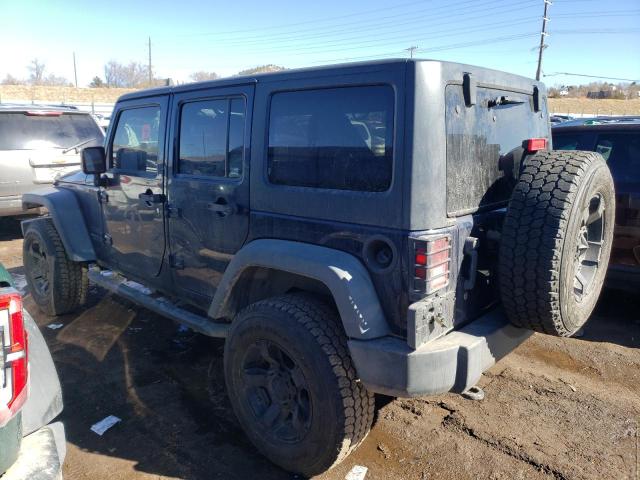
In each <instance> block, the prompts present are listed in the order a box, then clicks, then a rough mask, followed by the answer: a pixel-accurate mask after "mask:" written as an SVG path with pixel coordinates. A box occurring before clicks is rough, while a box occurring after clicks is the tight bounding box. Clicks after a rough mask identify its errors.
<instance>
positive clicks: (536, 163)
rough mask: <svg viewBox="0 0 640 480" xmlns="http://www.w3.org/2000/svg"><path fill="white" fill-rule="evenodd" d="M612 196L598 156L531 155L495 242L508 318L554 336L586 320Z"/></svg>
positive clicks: (609, 234)
mask: <svg viewBox="0 0 640 480" xmlns="http://www.w3.org/2000/svg"><path fill="white" fill-rule="evenodd" d="M614 216H615V194H614V187H613V180H612V178H611V174H610V172H609V169H608V167H607V165H606V163H605V162H604V159H603V158H602V156H600V155H599V154H597V153H593V152H577V151H545V152H539V153H537V154H536V155H534V156H532V157H529V158H528V159H527V160H526V161H525V164H524V168H523V171H522V174H521V175H520V179H519V181H518V184H517V186H516V188H515V190H514V192H513V196H512V198H511V202H510V203H509V208H508V211H507V215H506V218H505V222H504V228H503V232H502V242H501V247H500V289H501V296H502V303H503V305H504V307H505V311H506V313H507V315H508V316H509V318H510V320H511V321H512V322H513V323H514V324H516V325H518V326H521V327H526V328H531V329H533V330H537V331H540V332H545V333H550V334H554V335H559V336H569V335H572V334H573V333H575V332H576V331H577V330H578V329H579V328H580V327H581V326H582V325H583V324H584V323H585V322H586V321H587V319H588V318H589V316H590V315H591V312H592V311H593V308H594V307H595V304H596V301H597V300H598V296H599V295H600V291H601V289H602V284H603V282H604V277H605V274H606V272H607V266H608V264H609V254H610V253H611V244H612V241H613V227H614Z"/></svg>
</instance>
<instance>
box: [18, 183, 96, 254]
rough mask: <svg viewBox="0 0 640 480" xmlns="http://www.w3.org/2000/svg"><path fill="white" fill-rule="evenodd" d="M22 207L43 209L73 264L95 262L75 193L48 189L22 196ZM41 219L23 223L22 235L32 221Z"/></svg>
mask: <svg viewBox="0 0 640 480" xmlns="http://www.w3.org/2000/svg"><path fill="white" fill-rule="evenodd" d="M22 206H23V208H34V207H39V206H44V207H46V208H47V210H48V211H49V216H50V217H51V219H52V220H53V224H54V225H55V227H56V230H57V231H58V234H59V235H60V238H61V239H62V244H63V245H64V249H65V251H66V252H67V256H68V257H69V259H70V260H73V261H74V262H91V261H94V260H95V259H96V252H95V251H94V249H93V244H92V243H91V238H90V237H89V231H88V230H87V225H86V223H85V221H84V217H83V216H82V210H81V209H80V205H79V203H78V200H77V199H76V196H75V194H74V193H73V192H72V191H71V190H67V189H64V188H58V187H47V188H44V189H42V190H37V191H35V192H29V193H25V194H24V195H22ZM40 220H41V219H40V218H35V219H31V220H25V221H23V222H22V234H23V235H24V233H25V232H26V230H27V228H28V225H29V224H30V223H31V222H37V221H40Z"/></svg>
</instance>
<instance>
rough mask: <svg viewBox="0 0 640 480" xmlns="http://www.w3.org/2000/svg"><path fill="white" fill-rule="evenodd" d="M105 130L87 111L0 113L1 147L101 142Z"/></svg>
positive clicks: (38, 147)
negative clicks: (35, 113) (55, 113)
mask: <svg viewBox="0 0 640 480" xmlns="http://www.w3.org/2000/svg"><path fill="white" fill-rule="evenodd" d="M103 139H104V134H103V132H102V130H101V129H100V127H98V125H97V124H96V123H95V122H94V121H93V119H92V118H91V117H90V116H89V115H86V114H74V113H64V114H62V115H56V116H51V115H28V114H25V113H22V112H18V113H0V150H40V149H46V148H69V147H72V146H74V145H77V144H79V143H81V142H84V141H86V140H90V141H89V142H87V143H86V144H84V145H83V146H87V147H88V146H95V145H102V142H103Z"/></svg>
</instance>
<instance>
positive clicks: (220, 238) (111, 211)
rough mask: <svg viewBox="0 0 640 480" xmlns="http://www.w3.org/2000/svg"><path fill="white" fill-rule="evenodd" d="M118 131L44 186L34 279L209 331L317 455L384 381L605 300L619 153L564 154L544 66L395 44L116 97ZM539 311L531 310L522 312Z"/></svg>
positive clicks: (294, 445) (253, 389) (263, 443)
mask: <svg viewBox="0 0 640 480" xmlns="http://www.w3.org/2000/svg"><path fill="white" fill-rule="evenodd" d="M113 118H114V120H113V122H112V124H111V126H110V127H109V130H108V132H107V139H106V145H105V147H104V148H103V147H92V148H86V149H85V150H84V151H83V172H77V173H75V174H70V175H67V176H66V177H64V178H62V179H61V180H60V181H58V182H57V184H56V185H55V186H54V187H51V188H50V189H49V190H48V191H43V192H38V193H33V194H26V195H24V197H23V202H24V205H25V207H34V206H44V207H46V209H47V210H48V212H49V216H48V217H44V218H39V219H36V220H32V221H26V222H24V223H23V230H24V235H25V241H24V264H25V268H26V272H27V279H28V282H29V286H30V287H31V289H32V292H33V297H34V299H35V301H36V302H37V303H38V305H40V307H41V308H42V309H43V310H44V311H45V312H47V313H49V314H52V315H56V314H62V313H64V312H67V311H70V310H72V309H76V308H78V307H81V305H82V304H83V302H84V299H85V296H86V291H87V285H88V279H89V278H91V279H92V280H93V281H94V282H95V283H97V284H99V285H102V286H103V287H105V288H107V289H108V290H111V291H115V292H117V293H118V294H120V295H123V296H124V297H127V298H129V299H131V300H133V301H135V302H137V303H139V304H140V305H143V306H145V307H147V308H149V309H151V310H154V311H156V312H158V313H160V314H162V315H165V316H167V317H170V318H173V319H175V320H177V321H180V322H182V323H184V324H186V325H188V326H190V327H191V328H193V329H194V330H197V331H199V332H202V333H204V334H206V335H212V336H219V337H226V338H227V341H226V347H225V358H224V360H225V377H226V383H227V390H228V393H229V396H230V398H231V402H232V404H233V406H234V409H235V412H236V414H237V416H238V418H239V420H240V423H241V424H242V426H243V428H244V429H245V431H246V433H247V435H248V436H249V438H250V439H251V440H252V441H253V442H254V444H255V445H256V446H257V448H258V449H260V451H261V452H263V453H264V454H265V455H266V456H267V457H268V458H270V459H271V460H272V461H274V462H275V463H277V464H279V465H281V466H283V467H284V468H286V469H289V470H291V471H295V472H300V473H303V474H307V475H311V474H316V473H319V472H322V471H324V470H326V469H328V468H330V467H331V466H332V465H334V464H336V463H337V462H339V461H341V460H342V459H343V458H344V457H345V456H346V455H347V454H348V453H349V452H350V451H352V450H353V449H354V448H355V447H356V446H357V445H358V444H359V443H360V442H361V441H362V440H363V439H364V438H365V436H366V434H367V432H368V430H369V428H370V426H371V422H372V420H373V414H374V398H373V394H374V393H383V394H387V395H394V396H416V395H425V394H434V393H439V392H447V391H454V392H463V391H465V390H467V389H468V388H470V387H472V386H473V385H474V384H475V383H476V382H477V380H478V379H479V377H480V375H481V374H482V372H483V371H484V370H486V369H487V368H489V367H490V366H491V365H493V364H494V363H495V362H496V360H497V359H499V358H501V357H502V356H503V355H505V354H506V353H508V352H509V351H511V350H512V349H513V348H515V347H516V346H517V345H518V344H519V343H520V342H521V341H523V340H524V339H525V338H526V337H527V336H528V335H529V333H530V331H531V330H539V331H543V332H547V333H550V334H555V335H571V334H573V333H574V332H575V331H576V330H577V329H578V328H580V326H581V325H582V324H583V323H584V322H585V321H586V319H587V318H588V317H589V315H590V313H591V311H592V309H593V307H594V304H595V302H596V300H597V298H598V295H599V293H600V289H601V286H602V281H603V276H604V274H605V272H606V267H607V262H608V258H609V252H610V249H611V238H612V227H613V223H614V211H615V208H614V193H613V186H612V181H611V176H610V174H609V171H608V170H607V166H606V164H605V163H604V161H603V160H602V158H601V157H600V156H599V155H598V154H596V153H591V152H552V151H549V150H550V146H551V145H550V143H551V138H550V127H549V118H548V113H547V101H546V93H545V88H544V86H543V85H542V84H540V83H538V82H535V81H532V80H529V79H526V78H522V77H518V76H514V75H510V74H505V73H501V72H497V71H492V70H487V69H483V68H477V67H471V66H467V65H459V64H453V63H445V62H439V61H422V60H388V61H380V62H374V63H362V64H352V65H344V66H335V67H328V68H315V69H308V70H296V71H285V72H279V73H271V74H265V75H259V76H256V77H235V78H229V79H223V80H217V81H213V82H205V83H196V84H189V85H183V86H179V87H175V88H161V89H156V90H147V91H141V92H137V93H132V94H127V95H125V96H123V97H121V98H120V100H119V101H118V103H117V105H116V108H115V111H114V116H113ZM523 327H524V328H523Z"/></svg>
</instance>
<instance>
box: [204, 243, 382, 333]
mask: <svg viewBox="0 0 640 480" xmlns="http://www.w3.org/2000/svg"><path fill="white" fill-rule="evenodd" d="M250 267H265V268H271V269H275V270H281V271H285V272H289V273H292V274H296V275H301V276H305V277H308V278H312V279H315V280H317V281H319V282H321V283H323V284H324V285H325V286H326V287H327V288H328V289H329V291H330V292H331V295H332V296H333V299H334V301H335V303H336V306H337V308H338V312H339V314H340V318H341V320H342V324H343V326H344V330H345V333H346V334H347V337H349V338H355V339H360V340H366V339H372V338H378V337H382V336H385V335H388V334H389V333H390V330H389V326H388V324H387V321H386V319H385V316H384V312H383V310H382V307H381V306H380V301H379V300H378V295H377V293H376V290H375V288H374V286H373V283H372V282H371V278H370V276H369V272H368V271H367V269H366V268H365V267H364V265H363V264H362V263H361V262H360V261H359V260H358V259H357V258H355V257H354V256H353V255H350V254H348V253H346V252H342V251H340V250H334V249H332V248H327V247H322V246H319V245H311V244H306V243H300V242H292V241H287V240H273V239H262V240H254V241H252V242H250V243H248V244H247V245H245V246H244V247H243V248H242V249H241V250H240V251H239V252H238V253H237V254H236V255H235V256H234V257H233V259H232V260H231V262H230V263H229V265H228V267H227V269H226V271H225V273H224V275H223V277H222V279H221V281H220V284H219V286H218V288H217V290H216V293H215V296H214V298H213V300H212V302H211V305H210V307H209V312H208V314H209V316H210V317H211V318H220V317H222V316H224V312H225V311H226V310H227V303H228V302H229V299H230V296H231V294H232V292H233V288H234V286H235V284H236V282H237V281H238V279H239V278H240V276H241V275H242V272H243V271H244V270H245V269H247V268H250Z"/></svg>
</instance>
